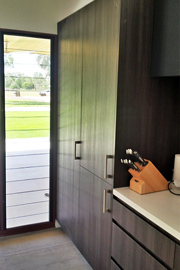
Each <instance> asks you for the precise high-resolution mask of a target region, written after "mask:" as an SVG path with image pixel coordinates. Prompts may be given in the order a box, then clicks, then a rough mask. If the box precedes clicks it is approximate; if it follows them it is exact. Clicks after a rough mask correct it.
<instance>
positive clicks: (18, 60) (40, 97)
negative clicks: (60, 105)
mask: <svg viewBox="0 0 180 270" xmlns="http://www.w3.org/2000/svg"><path fill="white" fill-rule="evenodd" d="M4 63H5V136H6V227H7V228H12V227H18V226H24V225H29V224H35V223H41V222H47V221H49V196H48V195H49V193H50V191H49V141H50V40H48V39H39V38H29V37H22V36H11V35H4Z"/></svg>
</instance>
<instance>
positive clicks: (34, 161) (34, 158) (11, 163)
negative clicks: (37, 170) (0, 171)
mask: <svg viewBox="0 0 180 270" xmlns="http://www.w3.org/2000/svg"><path fill="white" fill-rule="evenodd" d="M32 166H49V154H41V155H27V156H11V157H6V169H12V168H22V167H32Z"/></svg>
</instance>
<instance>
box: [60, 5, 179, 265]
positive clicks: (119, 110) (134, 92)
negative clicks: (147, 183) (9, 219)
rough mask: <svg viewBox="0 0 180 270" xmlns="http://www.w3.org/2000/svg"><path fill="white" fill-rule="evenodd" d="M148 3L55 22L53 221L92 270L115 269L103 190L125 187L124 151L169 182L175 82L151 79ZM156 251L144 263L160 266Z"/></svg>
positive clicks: (174, 146) (90, 10) (90, 9)
mask: <svg viewBox="0 0 180 270" xmlns="http://www.w3.org/2000/svg"><path fill="white" fill-rule="evenodd" d="M153 3H154V1H153V0H146V1H144V0H134V1H131V0H121V1H120V0H113V1H109V0H96V1H94V2H93V3H91V4H89V5H87V6H86V7H84V8H83V9H82V10H80V11H78V12H76V13H75V14H73V15H72V16H70V17H68V18H67V19H65V20H64V21H62V22H60V23H59V29H58V36H59V78H58V80H59V116H58V117H59V118H58V122H59V152H58V156H59V157H58V181H57V215H56V217H57V220H58V221H59V223H60V224H61V226H62V228H63V229H64V230H65V231H66V232H67V234H68V235H69V236H70V237H71V239H72V240H73V241H74V243H75V244H76V246H77V247H78V248H79V250H80V251H81V252H82V254H83V255H84V256H85V258H86V259H87V260H88V261H89V262H90V264H91V265H92V267H93V269H94V270H95V269H97V270H100V269H108V270H109V269H110V264H112V265H113V264H115V263H114V262H110V248H111V245H110V242H111V226H112V224H111V222H110V220H111V214H110V213H106V214H103V213H102V208H103V192H104V190H111V189H112V188H113V187H122V186H128V185H129V180H130V175H129V173H128V172H127V168H126V167H125V166H123V165H122V164H120V159H121V158H124V155H125V149H126V148H133V150H138V151H139V152H140V153H141V154H142V155H143V156H144V157H146V158H148V159H150V160H151V161H152V162H153V163H154V164H155V165H156V166H157V167H158V169H159V170H160V171H161V172H162V173H163V175H164V176H165V177H167V178H168V177H170V176H171V170H170V169H169V168H170V167H171V165H172V167H173V158H174V153H175V152H176V151H178V149H180V144H179V118H178V117H177V118H175V117H174V115H180V114H179V113H178V114H177V112H179V92H178V91H177V90H178V80H165V81H162V80H158V79H156V80H154V79H152V78H150V62H151V40H152V24H153ZM120 13H121V14H120ZM120 20H121V22H120ZM119 38H120V42H119ZM116 104H117V106H116ZM157 127H158V128H157ZM171 130H173V131H174V132H173V133H172V132H171ZM115 137H116V139H115ZM75 141H78V142H81V143H80V144H79V143H78V144H77V145H76V146H77V147H76V153H75V151H74V149H75ZM157 149H163V151H158V152H157ZM167 153H168V155H169V158H168V157H167ZM75 155H76V156H77V157H80V159H75ZM114 161H115V169H114ZM105 174H106V176H105ZM111 198H112V197H111V194H110V193H107V200H110V201H109V202H108V201H107V205H108V204H109V203H110V202H111ZM108 207H110V206H108ZM122 239H124V236H123V237H122ZM128 239H129V238H128ZM128 241H129V240H128ZM139 241H140V240H139ZM133 243H134V242H133ZM133 245H134V244H133ZM135 246H136V242H135ZM137 246H138V245H137ZM148 248H149V247H147V249H148ZM141 250H142V249H141V248H140V252H142V251H141ZM132 252H133V251H132ZM153 252H156V251H151V254H150V255H149V253H148V252H147V251H146V252H145V253H144V252H142V254H146V255H143V256H145V257H143V258H145V260H146V258H150V259H147V260H150V261H151V260H153V262H154V263H155V265H156V263H157V265H159V262H158V261H157V260H156V259H154V258H153V256H151V255H152V253H153ZM146 256H147V257H146ZM151 257H152V258H151ZM168 258H169V257H168ZM116 266H117V267H118V265H116V264H115V265H113V267H115V269H116ZM162 269H163V268H162Z"/></svg>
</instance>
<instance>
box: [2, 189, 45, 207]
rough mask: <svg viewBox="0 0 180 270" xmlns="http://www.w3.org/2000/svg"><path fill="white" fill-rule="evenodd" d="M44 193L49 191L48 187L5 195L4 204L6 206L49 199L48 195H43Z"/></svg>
mask: <svg viewBox="0 0 180 270" xmlns="http://www.w3.org/2000/svg"><path fill="white" fill-rule="evenodd" d="M45 193H49V189H46V190H42V191H34V192H27V193H20V194H10V195H6V206H7V207H8V206H14V205H20V204H27V203H35V202H41V201H49V197H46V196H45V195H44V194H45Z"/></svg>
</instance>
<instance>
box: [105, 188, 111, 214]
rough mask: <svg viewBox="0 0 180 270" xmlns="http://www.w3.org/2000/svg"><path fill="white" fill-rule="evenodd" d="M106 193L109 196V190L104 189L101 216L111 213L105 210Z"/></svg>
mask: <svg viewBox="0 0 180 270" xmlns="http://www.w3.org/2000/svg"><path fill="white" fill-rule="evenodd" d="M108 193H110V194H111V190H108V189H104V192H103V214H105V213H109V212H111V210H110V209H108V208H106V197H107V194H108Z"/></svg>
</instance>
